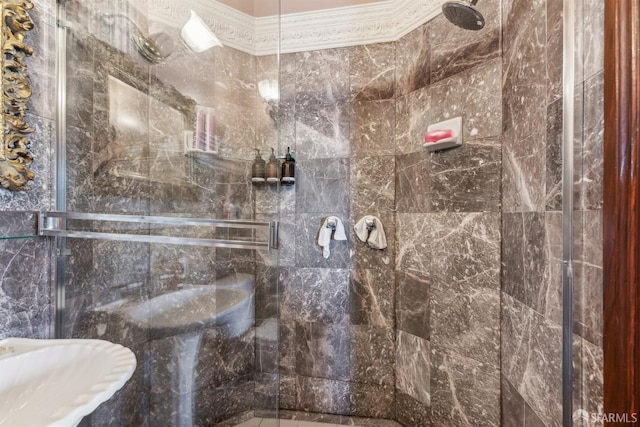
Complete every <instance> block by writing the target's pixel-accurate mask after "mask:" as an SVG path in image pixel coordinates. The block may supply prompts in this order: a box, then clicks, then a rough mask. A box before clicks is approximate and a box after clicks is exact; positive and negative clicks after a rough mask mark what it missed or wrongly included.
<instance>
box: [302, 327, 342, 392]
mask: <svg viewBox="0 0 640 427" xmlns="http://www.w3.org/2000/svg"><path fill="white" fill-rule="evenodd" d="M351 343H352V333H351V328H350V327H349V326H348V325H344V324H322V323H315V322H297V323H296V373H297V374H298V375H304V376H305V377H314V378H327V379H332V380H341V381H348V380H349V379H350V377H351V372H350V366H349V360H350V355H351Z"/></svg>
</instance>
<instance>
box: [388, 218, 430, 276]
mask: <svg viewBox="0 0 640 427" xmlns="http://www.w3.org/2000/svg"><path fill="white" fill-rule="evenodd" d="M431 215H432V214H405V213H402V214H398V215H397V216H398V225H397V236H398V243H397V256H396V270H398V271H402V272H404V273H412V274H416V275H425V274H428V272H430V271H431V270H430V267H431V263H432V255H431V251H430V244H429V242H430V238H431V234H430V231H431V228H430V224H429V222H430V220H431Z"/></svg>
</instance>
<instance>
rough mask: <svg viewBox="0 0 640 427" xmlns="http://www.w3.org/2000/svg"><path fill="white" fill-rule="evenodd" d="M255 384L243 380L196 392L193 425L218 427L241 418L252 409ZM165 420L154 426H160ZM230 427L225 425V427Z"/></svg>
mask: <svg viewBox="0 0 640 427" xmlns="http://www.w3.org/2000/svg"><path fill="white" fill-rule="evenodd" d="M254 391H255V382H254V381H252V380H250V379H245V380H243V381H241V382H238V383H235V384H232V385H228V386H225V387H217V388H209V389H201V390H198V393H197V394H196V396H195V398H194V401H195V405H194V406H195V408H194V422H193V424H194V425H205V426H208V425H218V424H217V423H221V422H223V421H225V420H228V419H232V418H233V417H235V416H243V415H244V414H245V413H246V412H247V411H250V410H252V409H253V407H254V401H255V393H254ZM165 420H166V418H165V419H162V421H160V422H159V424H156V425H162V424H163V422H166V421H165ZM222 425H225V424H222ZM227 426H228V427H230V426H229V425H228V424H226V426H225V427H227Z"/></svg>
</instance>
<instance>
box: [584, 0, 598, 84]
mask: <svg viewBox="0 0 640 427" xmlns="http://www.w3.org/2000/svg"><path fill="white" fill-rule="evenodd" d="M583 8H584V9H583V16H584V23H580V22H578V23H577V25H578V26H579V27H582V28H583V29H584V30H583V32H582V33H583V34H582V36H583V37H584V41H583V43H584V78H585V80H588V79H589V78H590V77H592V76H594V75H595V74H597V73H600V72H601V71H602V70H603V68H604V3H603V2H600V1H596V0H584V5H583ZM581 24H582V25H581Z"/></svg>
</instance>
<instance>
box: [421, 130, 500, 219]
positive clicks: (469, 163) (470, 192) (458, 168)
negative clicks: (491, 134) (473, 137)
mask: <svg viewBox="0 0 640 427" xmlns="http://www.w3.org/2000/svg"><path fill="white" fill-rule="evenodd" d="M501 156H502V154H501V148H500V145H499V143H498V144H497V143H496V142H495V141H494V140H491V139H488V140H478V141H472V142H469V143H467V144H465V145H464V146H462V147H461V148H459V149H455V150H447V151H439V152H435V153H432V154H431V159H430V160H431V168H430V173H431V188H430V190H431V191H430V199H431V201H430V205H431V206H430V211H433V212H443V211H444V212H486V211H488V212H498V210H499V209H500V203H501V197H500V180H501V171H502V168H501V163H502V161H501V160H502V159H501Z"/></svg>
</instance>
